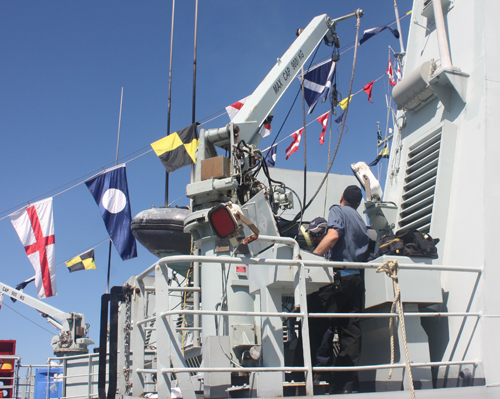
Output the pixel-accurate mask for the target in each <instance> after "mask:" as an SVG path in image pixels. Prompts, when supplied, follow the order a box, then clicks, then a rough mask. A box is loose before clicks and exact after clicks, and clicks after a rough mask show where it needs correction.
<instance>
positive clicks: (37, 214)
mask: <svg viewBox="0 0 500 399" xmlns="http://www.w3.org/2000/svg"><path fill="white" fill-rule="evenodd" d="M9 217H10V221H11V222H12V225H13V226H14V228H15V229H16V232H17V235H18V236H19V239H20V240H21V242H22V244H23V245H24V249H25V250H26V255H28V259H29V260H30V262H31V264H32V265H33V268H34V269H35V284H36V288H37V290H38V298H40V299H43V298H48V297H51V296H54V295H57V287H56V255H55V236H54V219H53V217H52V198H48V199H45V200H43V201H39V202H35V203H34V204H32V205H30V206H27V207H24V208H22V209H19V210H18V211H16V212H14V213H12V214H11V215H9Z"/></svg>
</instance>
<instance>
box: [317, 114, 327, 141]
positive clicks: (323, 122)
mask: <svg viewBox="0 0 500 399" xmlns="http://www.w3.org/2000/svg"><path fill="white" fill-rule="evenodd" d="M329 116H330V111H328V112H327V113H325V114H323V115H321V116H320V117H318V118H316V120H317V121H318V122H319V123H321V126H323V130H322V131H321V135H320V136H319V142H320V143H321V145H323V143H324V142H325V133H326V128H327V126H328V117H329Z"/></svg>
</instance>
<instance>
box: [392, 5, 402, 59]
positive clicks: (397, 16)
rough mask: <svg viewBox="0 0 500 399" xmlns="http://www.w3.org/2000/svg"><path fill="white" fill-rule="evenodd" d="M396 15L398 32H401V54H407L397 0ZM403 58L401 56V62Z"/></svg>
mask: <svg viewBox="0 0 500 399" xmlns="http://www.w3.org/2000/svg"><path fill="white" fill-rule="evenodd" d="M394 13H395V14H396V24H397V26H398V32H399V47H400V52H401V54H404V53H405V45H404V43H403V32H402V31H401V21H400V20H399V10H398V3H396V0H394ZM402 58H403V56H401V59H400V61H402Z"/></svg>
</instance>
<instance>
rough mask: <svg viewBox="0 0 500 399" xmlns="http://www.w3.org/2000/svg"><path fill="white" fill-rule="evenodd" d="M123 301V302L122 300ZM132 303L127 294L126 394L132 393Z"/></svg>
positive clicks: (124, 374) (125, 332)
mask: <svg viewBox="0 0 500 399" xmlns="http://www.w3.org/2000/svg"><path fill="white" fill-rule="evenodd" d="M122 303H123V302H122ZM131 309H132V305H131V301H130V295H126V296H125V322H124V323H123V332H124V335H123V341H124V346H125V351H124V357H125V367H123V376H124V378H125V395H130V394H131V393H132V383H131V382H130V373H131V370H130V331H132V310H131Z"/></svg>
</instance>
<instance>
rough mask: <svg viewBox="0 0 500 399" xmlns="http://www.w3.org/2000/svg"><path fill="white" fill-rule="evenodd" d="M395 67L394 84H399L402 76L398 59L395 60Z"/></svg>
mask: <svg viewBox="0 0 500 399" xmlns="http://www.w3.org/2000/svg"><path fill="white" fill-rule="evenodd" d="M395 62H396V66H395V67H394V69H395V71H394V73H395V75H396V77H395V81H396V84H397V83H399V82H400V81H401V79H402V78H403V76H402V75H401V63H400V62H399V60H398V59H396V61H395Z"/></svg>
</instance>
